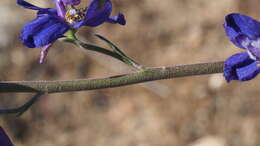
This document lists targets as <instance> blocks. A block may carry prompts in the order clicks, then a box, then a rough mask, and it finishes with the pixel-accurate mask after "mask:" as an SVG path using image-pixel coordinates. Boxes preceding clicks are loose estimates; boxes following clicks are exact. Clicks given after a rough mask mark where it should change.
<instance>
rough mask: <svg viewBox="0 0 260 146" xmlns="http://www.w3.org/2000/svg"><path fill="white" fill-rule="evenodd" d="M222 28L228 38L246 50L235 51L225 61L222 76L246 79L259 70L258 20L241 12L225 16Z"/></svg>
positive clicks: (259, 32)
mask: <svg viewBox="0 0 260 146" xmlns="http://www.w3.org/2000/svg"><path fill="white" fill-rule="evenodd" d="M223 26H224V29H225V31H226V34H227V36H228V37H229V39H230V40H231V41H232V42H233V43H234V44H235V45H236V46H237V47H239V48H242V49H245V50H246V52H243V53H237V54H235V55H233V56H231V57H229V58H228V59H227V60H226V61H225V66H224V76H225V78H226V80H227V81H228V82H230V81H231V80H239V81H247V80H251V79H253V78H254V77H255V76H256V75H257V74H259V72H260V67H259V60H260V22H258V21H256V20H255V19H253V18H251V17H249V16H245V15H242V14H237V13H233V14H229V15H227V16H226V17H225V23H224V25H223Z"/></svg>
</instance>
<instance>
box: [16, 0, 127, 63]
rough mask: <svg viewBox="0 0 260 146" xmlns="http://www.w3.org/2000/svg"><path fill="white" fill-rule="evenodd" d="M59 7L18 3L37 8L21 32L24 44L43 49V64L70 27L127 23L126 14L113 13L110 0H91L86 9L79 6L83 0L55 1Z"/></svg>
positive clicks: (20, 1) (21, 1) (25, 6)
mask: <svg viewBox="0 0 260 146" xmlns="http://www.w3.org/2000/svg"><path fill="white" fill-rule="evenodd" d="M53 2H54V3H55V5H56V9H52V8H40V7H37V6H35V5H33V4H30V3H28V2H26V1H24V0H17V4H19V5H20V6H22V7H24V8H28V9H32V10H37V11H38V13H37V18H35V19H34V20H32V21H30V22H29V23H27V24H25V25H24V27H23V29H22V31H21V35H20V39H21V40H22V41H23V44H24V45H25V46H27V47H29V48H42V49H41V59H40V63H43V61H44V58H46V55H47V52H48V49H49V47H50V46H51V45H52V44H53V43H54V42H55V41H56V40H57V39H59V38H61V37H63V36H64V33H65V32H67V31H68V30H70V29H78V28H80V27H81V26H89V27H96V26H98V25H101V24H102V23H104V22H109V23H118V24H121V25H125V23H126V21H125V18H124V15H123V14H121V13H119V14H118V15H116V16H110V15H111V12H112V3H111V1H110V0H91V2H90V4H89V5H88V7H86V8H85V9H81V8H76V6H75V5H78V4H79V3H80V2H81V0H53Z"/></svg>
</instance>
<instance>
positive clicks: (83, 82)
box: [0, 62, 224, 93]
mask: <svg viewBox="0 0 260 146" xmlns="http://www.w3.org/2000/svg"><path fill="white" fill-rule="evenodd" d="M223 66H224V63H223V62H213V63H201V64H190V65H179V66H173V67H157V68H145V69H143V70H140V71H137V72H134V73H129V74H122V75H117V76H112V77H107V78H97V79H78V80H70V81H69V80H68V81H0V92H40V93H59V92H72V91H82V90H94V89H103V88H112V87H120V86H126V85H131V84H137V83H144V82H148V81H155V80H162V79H171V78H178V77H186V76H193V75H204V74H213V73H221V72H223Z"/></svg>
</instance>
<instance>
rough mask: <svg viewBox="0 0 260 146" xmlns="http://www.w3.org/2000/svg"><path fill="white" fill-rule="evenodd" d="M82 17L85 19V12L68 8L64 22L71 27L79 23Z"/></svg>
mask: <svg viewBox="0 0 260 146" xmlns="http://www.w3.org/2000/svg"><path fill="white" fill-rule="evenodd" d="M84 17H85V10H84V9H76V8H69V9H68V10H67V12H66V16H65V18H66V21H67V22H68V23H69V24H71V25H73V24H75V23H77V22H79V21H81V20H82V19H83V18H84Z"/></svg>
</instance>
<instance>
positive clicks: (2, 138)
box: [0, 127, 13, 146]
mask: <svg viewBox="0 0 260 146" xmlns="http://www.w3.org/2000/svg"><path fill="white" fill-rule="evenodd" d="M0 146H13V144H12V142H11V140H10V139H9V137H8V136H7V134H6V133H5V131H4V129H3V128H2V127H0Z"/></svg>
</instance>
